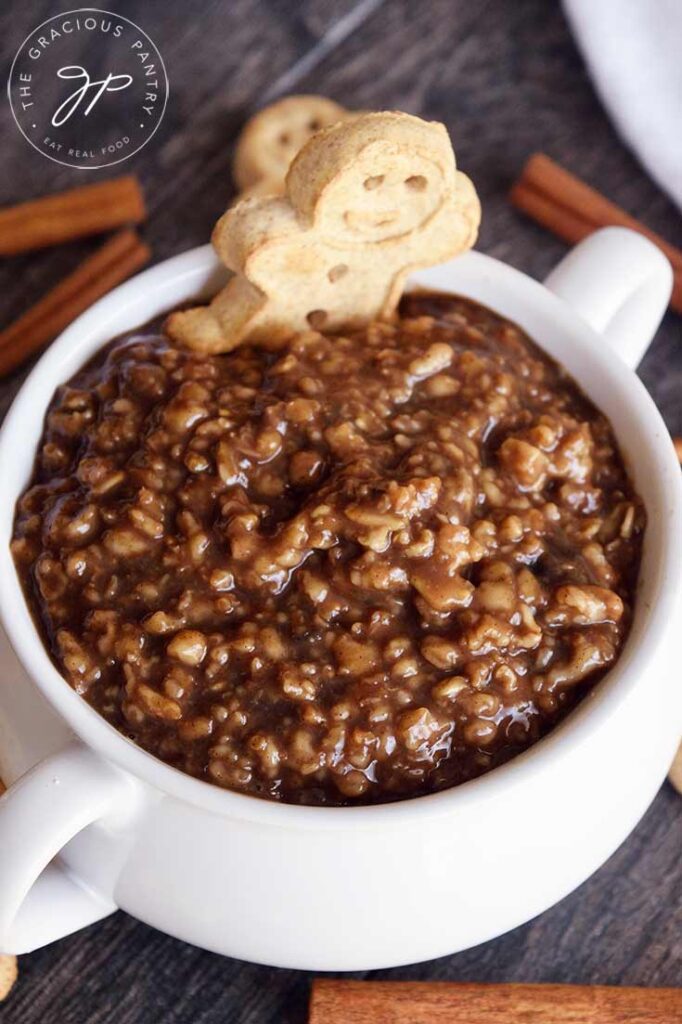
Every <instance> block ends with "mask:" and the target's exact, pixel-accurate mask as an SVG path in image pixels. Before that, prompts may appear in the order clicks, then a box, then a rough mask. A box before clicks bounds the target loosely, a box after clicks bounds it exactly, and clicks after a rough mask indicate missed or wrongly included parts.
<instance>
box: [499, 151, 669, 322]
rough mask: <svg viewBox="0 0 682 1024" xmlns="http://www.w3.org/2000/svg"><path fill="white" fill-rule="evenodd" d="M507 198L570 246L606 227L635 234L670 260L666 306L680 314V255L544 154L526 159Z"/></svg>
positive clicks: (661, 239) (659, 237)
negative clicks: (670, 288)
mask: <svg viewBox="0 0 682 1024" xmlns="http://www.w3.org/2000/svg"><path fill="white" fill-rule="evenodd" d="M509 198H510V200H511V202H512V203H513V204H514V206H516V207H517V208H518V209H520V210H522V211H523V212H524V213H527V214H528V215H529V216H530V217H532V218H533V219H534V220H536V221H538V223H540V224H542V225H543V226H544V227H546V228H549V230H550V231H552V232H554V234H555V235H558V236H559V237H560V238H563V239H564V241H566V242H571V243H572V244H574V243H575V242H580V241H582V239H583V238H586V237H587V236H588V235H589V234H591V233H592V232H593V231H596V230H597V228H602V227H607V226H610V225H616V226H619V227H626V228H630V229H631V230H633V231H638V232H639V233H640V234H641V235H644V236H645V237H646V238H648V239H649V240H650V241H652V242H653V243H654V245H657V246H658V247H659V249H661V251H662V252H663V253H664V254H665V255H666V256H667V257H668V259H669V260H670V263H671V264H672V268H673V277H674V283H673V292H672V296H671V300H670V305H671V306H672V307H673V309H676V310H677V311H678V312H682V252H681V251H680V250H679V249H676V248H675V246H673V245H671V244H670V243H669V242H666V240H665V239H664V238H661V236H660V235H658V234H656V232H655V231H651V230H650V228H648V227H646V225H644V224H642V223H641V222H640V221H638V220H636V219H635V218H634V217H632V216H630V214H629V213H626V212H625V210H622V209H621V208H620V207H619V206H616V204H615V203H612V202H611V201H610V200H608V199H606V198H605V197H604V196H603V195H601V193H600V192H597V191H596V189H593V188H591V187H590V186H589V185H587V184H585V182H584V181H581V180H580V178H577V177H576V176H575V175H573V174H571V173H570V172H569V171H567V170H565V169H564V168H563V167H560V166H559V164H557V163H555V162H554V161H553V160H551V159H550V158H549V157H548V156H545V155H544V153H535V154H534V155H533V156H532V157H531V158H530V159H529V160H528V162H527V163H526V166H525V167H524V169H523V172H522V174H521V177H520V178H519V180H518V181H517V182H516V184H515V185H514V186H513V188H512V190H511V192H510V194H509Z"/></svg>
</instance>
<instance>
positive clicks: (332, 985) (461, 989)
mask: <svg viewBox="0 0 682 1024" xmlns="http://www.w3.org/2000/svg"><path fill="white" fill-rule="evenodd" d="M677 1020H682V989H677V988H658V989H656V988H615V987H606V986H603V985H468V984H467V985H459V984H453V983H450V982H442V981H432V982H420V981H417V982H410V981H407V982H402V981H342V980H335V979H326V978H325V979H322V978H318V979H317V980H316V981H315V982H314V984H313V992H312V997H311V1002H310V1017H309V1022H310V1024H516V1022H518V1024H521V1022H523V1024H672V1021H677Z"/></svg>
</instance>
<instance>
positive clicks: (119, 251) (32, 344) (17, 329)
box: [0, 229, 151, 377]
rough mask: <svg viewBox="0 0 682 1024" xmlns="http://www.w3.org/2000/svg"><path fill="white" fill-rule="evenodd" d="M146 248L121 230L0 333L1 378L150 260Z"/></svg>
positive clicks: (128, 232)
mask: <svg viewBox="0 0 682 1024" xmlns="http://www.w3.org/2000/svg"><path fill="white" fill-rule="evenodd" d="M150 255H151V253H150V250H149V247H148V246H147V245H145V243H144V242H143V241H142V240H141V239H140V238H139V236H138V235H137V234H136V232H135V231H132V230H129V229H128V230H123V231H119V232H118V234H116V235H114V236H113V238H111V239H109V241H108V242H106V243H105V244H104V245H103V246H102V247H101V248H100V249H98V250H97V252H95V253H94V254H93V255H92V256H89V257H88V258H87V259H86V260H85V261H84V262H83V263H81V264H80V266H78V267H77V268H76V269H75V270H74V271H73V273H71V274H69V275H68V277H65V278H64V280H63V281H61V282H60V283H59V284H58V285H57V286H56V287H55V288H53V289H52V290H51V291H49V292H48V293H47V295H45V296H44V297H43V298H42V299H41V300H40V301H39V302H37V303H36V305H35V306H33V307H32V308H31V309H30V310H29V311H28V312H27V313H24V314H23V316H20V317H19V319H18V320H16V321H15V322H14V323H13V324H11V325H10V326H9V327H6V328H5V329H4V330H3V331H0V377H1V376H4V375H5V374H7V373H10V372H11V371H12V370H14V369H16V367H17V366H19V365H20V364H21V363H23V362H24V361H25V360H27V359H28V358H30V356H32V355H33V354H34V353H35V352H37V351H38V350H39V349H40V348H42V347H43V346H44V345H45V344H46V343H47V342H48V341H51V340H52V339H53V338H54V337H55V336H56V335H57V334H59V332H60V331H62V330H63V329H64V328H65V327H66V326H68V324H70V323H71V322H72V321H73V320H75V319H76V317H77V316H79V314H80V313H82V312H84V310H86V309H88V307H89V306H91V305H92V304H93V302H95V301H96V300H97V299H99V298H101V296H102V295H105V294H106V293H107V292H108V291H110V290H111V289H112V288H114V287H115V286H116V285H117V284H120V283H121V282H122V281H125V279H126V278H127V277H130V275H131V274H133V273H135V271H136V270H139V268H140V267H142V266H143V265H144V264H145V263H147V261H148V260H149V257H150Z"/></svg>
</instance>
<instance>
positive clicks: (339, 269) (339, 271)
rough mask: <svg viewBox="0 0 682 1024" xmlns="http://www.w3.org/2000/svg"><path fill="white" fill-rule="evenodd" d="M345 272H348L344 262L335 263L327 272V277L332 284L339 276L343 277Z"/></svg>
mask: <svg viewBox="0 0 682 1024" xmlns="http://www.w3.org/2000/svg"><path fill="white" fill-rule="evenodd" d="M347 273H348V267H347V266H346V264H345V263H337V264H336V266H335V267H332V268H331V270H330V271H329V273H328V274H327V277H328V278H329V280H330V282H331V283H332V284H334V283H335V282H336V281H338V280H339V279H340V278H342V277H345V275H346V274H347Z"/></svg>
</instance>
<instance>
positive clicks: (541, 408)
mask: <svg viewBox="0 0 682 1024" xmlns="http://www.w3.org/2000/svg"><path fill="white" fill-rule="evenodd" d="M644 524H645V514H644V510H643V506H642V503H641V501H640V500H639V499H638V497H637V496H636V494H635V493H634V492H633V490H632V487H631V485H630V483H629V481H628V478H627V476H626V473H625V471H624V468H623V464H622V461H621V458H620V455H619V452H618V448H617V445H616V441H615V439H614V436H613V433H612V431H611V428H610V426H609V423H608V421H607V420H606V419H605V418H604V417H603V416H602V415H601V414H600V413H599V412H598V411H597V410H596V409H595V408H594V407H593V406H592V405H591V404H590V402H589V401H588V400H587V399H586V398H585V396H584V395H583V394H582V393H581V392H580V390H579V389H578V388H577V386H576V385H575V383H574V382H573V381H572V380H571V379H570V378H569V377H568V376H567V375H566V374H565V373H564V372H563V371H562V370H561V369H560V368H559V367H558V366H557V365H556V364H554V363H553V362H551V361H550V360H549V359H548V358H547V357H545V356H544V355H543V354H541V353H540V352H539V350H538V349H537V348H536V347H535V346H534V345H533V343H532V342H530V341H529V339H528V338H527V337H526V336H525V335H524V334H523V332H522V331H521V330H520V329H519V328H517V327H516V326H514V325H513V324H511V323H509V322H508V321H505V320H504V319H502V318H500V317H499V316H496V315H495V314H494V313H491V312H490V311H488V310H487V309H484V308H482V307H480V306H478V305H476V304H474V303H472V302H469V301H464V300H460V299H455V298H452V297H450V296H442V295H430V294H417V295H411V296H407V297H406V298H405V299H404V300H403V302H402V306H401V312H400V318H399V320H398V321H397V322H396V323H395V324H393V325H388V324H379V323H376V324H373V325H371V326H370V327H369V328H367V329H366V330H363V331H359V332H357V333H355V334H351V335H349V336H347V337H326V336H325V335H323V334H320V333H318V332H316V331H313V330H311V331H309V332H307V333H304V334H300V335H298V336H297V337H296V338H295V339H294V340H293V341H292V342H291V343H290V344H289V345H288V347H287V348H286V349H284V350H279V351H277V352H268V351H265V350H264V349H259V348H255V347H251V346H243V347H241V348H238V349H236V350H235V351H233V352H231V353H229V354H227V355H220V356H201V355H197V354H194V353H191V352H187V351H182V350H180V349H177V348H175V347H173V346H172V345H171V344H170V343H169V341H168V339H167V338H166V337H165V336H164V335H163V333H162V330H161V327H160V326H159V325H156V326H154V325H153V326H152V327H151V328H148V329H144V330H142V331H138V332H134V333H133V334H131V335H128V336H126V337H124V338H122V339H120V340H118V341H117V342H115V343H114V344H112V345H111V346H110V347H109V348H108V349H106V350H105V351H104V352H103V353H102V354H101V355H100V356H98V358H97V359H96V360H95V361H93V362H92V363H91V364H89V365H88V366H86V367H85V368H84V369H83V370H82V371H81V372H80V373H78V374H77V375H76V376H75V377H74V379H73V380H71V381H70V382H69V383H68V384H67V385H65V386H63V387H61V388H60V389H59V391H58V392H57V394H56V396H55V398H54V400H53V402H52V405H51V407H50V410H49V412H48V415H47V418H46V423H45V431H44V435H43V438H42V441H41V444H40V449H39V453H38V458H37V463H36V469H35V474H34V478H33V481H32V483H31V485H30V487H29V488H28V490H27V491H26V493H25V494H24V496H23V497H22V498H21V500H20V502H19V504H18V507H17V513H16V523H15V532H14V541H13V553H14V558H15V561H16V564H17V567H18V570H19V572H20V574H21V578H22V580H23V583H24V587H25V591H26V595H27V598H28V600H29V602H30V605H31V607H32V609H33V611H34V614H35V617H36V620H37V621H38V622H39V624H40V626H41V628H42V630H43V634H44V637H45V639H46V643H47V645H48V646H49V649H50V651H51V653H52V655H53V657H54V659H55V661H56V663H57V665H58V666H59V668H60V670H61V671H62V673H63V674H64V676H65V677H66V678H67V680H68V681H69V683H70V684H71V686H72V687H73V688H74V689H75V690H76V691H77V692H78V693H79V694H81V695H82V696H83V697H84V698H85V699H86V700H87V701H88V702H89V703H90V704H91V705H92V706H93V707H94V708H96V709H97V711H99V713H100V714H102V715H103V716H104V717H105V718H106V719H107V720H108V721H109V722H111V723H112V724H113V725H115V726H116V728H117V729H119V730H121V732H123V733H124V734H125V735H127V736H129V737H131V738H132V739H133V740H135V742H137V743H138V744H140V745H141V746H142V747H144V748H145V749H146V750H148V751H149V752H150V753H152V754H154V755H156V756H157V757H159V758H162V759H163V760H164V761H166V762H168V763H169V764H171V765H174V766H175V767H177V768H179V769H181V770H183V771H185V772H189V773H190V774H192V775H195V776H197V777H199V778H202V779H206V780H208V781H210V782H213V783H215V784H217V785H219V786H224V787H228V788H231V789H236V790H240V791H242V792H245V793H250V794H255V795H260V796H266V797H271V798H275V799H278V800H283V801H288V802H295V803H308V804H348V803H358V802H360V803H369V802H380V801H387V800H395V799H399V798H404V797H410V796H415V795H419V794H423V793H428V792H432V791H434V790H439V789H443V788H446V787H449V786H453V785H456V784H458V783H461V782H464V781H466V780H467V779H471V778H473V777H475V776H478V775H480V774H482V773H484V772H487V771H489V770H490V769H491V768H494V767H495V766H496V765H499V764H500V763H502V762H504V761H506V760H508V759H509V758H510V757H512V756H514V755H515V754H517V753H518V752H520V751H522V750H524V749H525V748H527V747H529V746H530V745H531V744H533V743H535V742H536V740H538V739H539V738H540V737H541V736H542V735H543V734H545V733H546V732H547V731H548V730H549V729H550V728H552V726H554V725H555V724H556V723H557V722H558V721H559V720H560V719H561V718H562V717H563V716H564V715H565V714H566V712H567V711H568V710H569V709H570V708H572V707H573V706H574V705H575V704H576V703H577V702H578V701H579V700H580V699H581V698H583V697H584V696H585V694H587V693H588V692H589V690H590V689H591V688H592V687H593V686H594V684H595V683H596V682H597V681H598V680H599V679H600V678H601V677H602V675H603V674H604V672H605V671H606V670H607V669H608V668H609V667H610V666H612V665H613V663H614V662H615V660H616V659H617V657H618V655H619V652H620V650H621V648H622V645H623V642H624V639H625V637H626V635H627V632H628V628H629V625H630V620H631V615H632V604H633V596H634V588H635V583H636V578H637V572H638V566H639V559H640V551H641V541H642V534H643V530H644Z"/></svg>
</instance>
